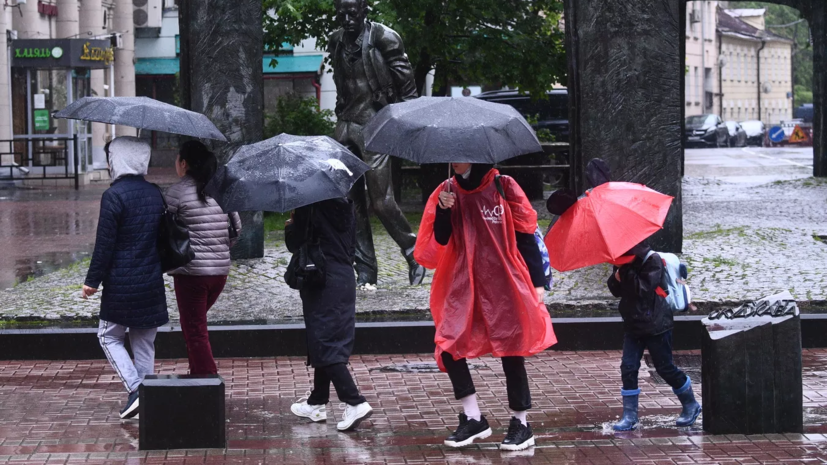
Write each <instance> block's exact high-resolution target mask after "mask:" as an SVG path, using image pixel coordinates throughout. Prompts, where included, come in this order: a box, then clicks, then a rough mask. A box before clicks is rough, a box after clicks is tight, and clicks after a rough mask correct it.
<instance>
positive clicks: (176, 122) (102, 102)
mask: <svg viewBox="0 0 827 465" xmlns="http://www.w3.org/2000/svg"><path fill="white" fill-rule="evenodd" d="M55 118H66V119H79V120H82V121H94V122H97V123H108V124H120V125H121V126H132V127H133V128H138V129H149V130H152V131H163V132H168V133H170V134H181V135H185V136H192V137H198V138H200V139H215V140H220V141H223V142H226V141H227V139H226V138H225V137H224V135H223V134H221V131H219V130H218V128H216V127H215V125H214V124H212V121H210V120H209V118H207V117H206V116H204V115H202V114H201V113H196V112H194V111H189V110H185V109H183V108H180V107H176V106H175V105H170V104H168V103H164V102H159V101H157V100H154V99H151V98H149V97H83V98H82V99H80V100H78V101H76V102H73V103H71V104H70V105H69V106H68V107H66V108H64V109H63V110H60V111H59V112H57V113H55Z"/></svg>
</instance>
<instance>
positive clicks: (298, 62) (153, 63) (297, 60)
mask: <svg viewBox="0 0 827 465" xmlns="http://www.w3.org/2000/svg"><path fill="white" fill-rule="evenodd" d="M273 58H275V59H276V60H278V64H277V65H276V67H275V68H273V67H272V66H270V63H271V62H272V61H273ZM322 60H324V56H323V55H299V56H293V55H282V56H278V57H274V56H266V57H264V60H263V63H262V64H263V71H264V74H315V73H318V72H319V69H320V68H321V67H322ZM179 69H180V66H179V64H178V58H138V62H137V63H135V74H136V75H139V76H140V75H159V74H175V73H177V72H178V70H179Z"/></svg>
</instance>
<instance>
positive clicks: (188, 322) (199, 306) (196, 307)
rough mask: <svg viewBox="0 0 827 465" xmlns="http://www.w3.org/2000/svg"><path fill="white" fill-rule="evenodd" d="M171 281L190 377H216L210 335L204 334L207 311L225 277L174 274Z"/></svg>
mask: <svg viewBox="0 0 827 465" xmlns="http://www.w3.org/2000/svg"><path fill="white" fill-rule="evenodd" d="M173 279H174V280H175V298H176V300H178V313H180V315H181V331H182V332H183V333H184V340H185V341H187V356H188V357H189V361H190V374H192V375H214V374H217V373H218V369H217V368H216V367H215V359H214V358H213V356H212V347H210V336H209V335H208V334H207V311H208V310H209V309H210V307H212V306H213V304H214V303H215V301H216V300H218V296H219V295H220V294H221V291H222V290H224V284H226V283H227V277H226V276H186V275H174V276H173Z"/></svg>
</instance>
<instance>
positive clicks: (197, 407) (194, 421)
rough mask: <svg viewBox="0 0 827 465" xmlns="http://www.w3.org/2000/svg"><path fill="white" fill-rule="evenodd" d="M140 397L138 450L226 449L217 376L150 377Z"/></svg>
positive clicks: (221, 385) (220, 382)
mask: <svg viewBox="0 0 827 465" xmlns="http://www.w3.org/2000/svg"><path fill="white" fill-rule="evenodd" d="M139 396H140V407H139V412H140V417H139V419H140V420H139V421H140V427H139V430H140V438H139V448H140V450H168V449H211V448H220V449H223V448H224V447H226V445H227V440H226V433H225V429H226V425H225V421H224V380H223V379H221V377H220V376H218V375H207V376H190V375H183V376H178V375H149V376H147V377H146V378H145V379H144V382H143V383H142V384H141V386H140V389H139Z"/></svg>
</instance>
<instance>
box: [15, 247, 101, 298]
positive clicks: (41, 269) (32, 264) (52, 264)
mask: <svg viewBox="0 0 827 465" xmlns="http://www.w3.org/2000/svg"><path fill="white" fill-rule="evenodd" d="M91 253H92V246H90V247H89V248H88V250H84V251H77V252H49V253H45V254H40V255H35V256H32V257H27V258H17V259H15V260H14V265H13V266H14V272H13V274H4V273H0V290H2V289H8V288H11V287H14V286H16V285H18V284H20V283H25V282H27V281H29V280H30V279H34V278H39V277H41V276H43V275H45V274H48V273H51V272H53V271H57V270H59V269H62V268H66V267H68V266H71V265H74V264H75V263H77V262H79V261H81V260H83V259H85V258H87V257H89V256H90V255H91Z"/></svg>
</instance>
